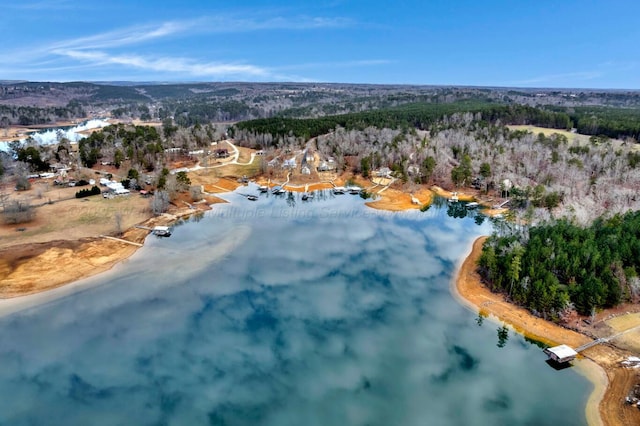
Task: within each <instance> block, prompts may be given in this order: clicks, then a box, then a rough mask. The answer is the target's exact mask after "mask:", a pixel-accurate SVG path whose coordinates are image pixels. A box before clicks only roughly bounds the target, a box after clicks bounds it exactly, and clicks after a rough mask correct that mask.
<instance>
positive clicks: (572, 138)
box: [507, 124, 640, 150]
mask: <svg viewBox="0 0 640 426" xmlns="http://www.w3.org/2000/svg"><path fill="white" fill-rule="evenodd" d="M507 127H508V128H509V129H511V130H526V131H528V132H531V133H533V134H534V135H537V134H538V133H543V134H544V135H545V136H551V135H553V134H558V135H563V136H566V137H567V139H568V140H569V142H570V143H575V144H577V145H588V144H590V143H591V142H590V140H589V138H590V137H591V136H589V135H582V134H579V133H572V132H569V131H567V130H560V129H548V128H546V127H538V126H529V125H526V124H525V125H510V126H507ZM611 144H612V146H613V147H614V148H615V149H618V148H620V147H621V146H622V145H623V144H624V142H623V141H621V140H620V139H611ZM630 148H631V149H633V150H640V144H633V145H630Z"/></svg>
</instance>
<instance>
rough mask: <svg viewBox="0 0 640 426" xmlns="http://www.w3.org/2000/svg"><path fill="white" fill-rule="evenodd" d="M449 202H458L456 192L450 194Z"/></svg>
mask: <svg viewBox="0 0 640 426" xmlns="http://www.w3.org/2000/svg"><path fill="white" fill-rule="evenodd" d="M449 202H450V203H457V202H458V193H457V192H452V193H451V198H449Z"/></svg>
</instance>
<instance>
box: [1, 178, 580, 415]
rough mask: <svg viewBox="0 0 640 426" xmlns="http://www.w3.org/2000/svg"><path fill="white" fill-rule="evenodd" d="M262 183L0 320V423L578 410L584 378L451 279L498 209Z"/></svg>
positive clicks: (565, 412) (570, 412)
mask: <svg viewBox="0 0 640 426" xmlns="http://www.w3.org/2000/svg"><path fill="white" fill-rule="evenodd" d="M254 189H255V188H250V189H246V188H241V189H239V190H238V191H237V193H231V194H228V195H225V198H227V200H229V201H230V203H229V204H225V205H216V206H214V209H213V210H212V211H210V212H208V213H206V214H205V215H204V216H202V217H196V218H193V219H191V220H189V221H185V222H182V223H180V224H177V225H176V226H175V227H174V230H173V235H172V236H171V237H170V238H157V237H153V236H150V237H149V238H148V240H147V242H146V243H145V246H144V247H143V248H142V249H140V250H139V251H138V252H137V253H136V254H135V255H133V256H132V257H131V258H130V259H129V260H127V261H126V262H123V263H122V264H120V265H118V266H117V267H116V268H114V269H113V270H112V271H110V272H108V273H106V274H102V275H99V276H96V277H92V278H90V279H89V281H90V282H91V284H92V286H90V287H87V289H86V290H84V291H81V292H78V293H76V294H73V295H69V296H67V297H64V298H61V299H58V300H55V301H52V302H50V303H47V304H44V305H40V306H37V307H33V308H30V309H28V310H24V311H21V312H18V313H14V314H12V315H9V316H6V317H3V318H0V342H1V343H0V365H2V368H1V369H0V424H11V425H30V424H48V425H51V424H65V425H86V424H92V425H114V424H135V425H200V424H204V425H209V424H210V425H258V424H260V425H301V424H304V425H496V424H508V425H530V424H554V423H559V424H565V425H581V424H585V422H586V420H585V415H584V406H585V404H586V401H587V398H588V395H589V393H590V391H591V388H592V385H591V384H590V383H589V382H588V381H587V379H585V378H584V377H582V376H580V375H579V374H577V373H576V372H575V371H573V369H565V370H561V371H556V370H553V369H551V368H549V366H548V365H547V364H546V363H545V359H546V356H545V355H544V354H543V353H542V351H541V350H540V348H539V347H537V346H536V345H534V344H531V343H529V342H527V341H526V340H525V339H524V338H523V337H522V336H520V335H519V334H516V333H514V332H513V331H509V332H508V336H507V338H506V339H505V336H504V335H503V334H502V335H500V336H499V334H500V333H498V330H497V329H498V328H499V327H498V325H496V324H494V323H492V322H489V321H484V322H482V321H477V319H478V318H477V315H476V314H474V313H473V312H470V311H468V310H466V309H465V308H464V307H462V306H461V305H459V304H458V303H457V302H456V300H455V299H454V298H453V297H452V296H451V294H450V291H449V285H450V282H451V279H452V277H453V275H454V273H455V268H456V265H457V264H458V262H459V261H460V259H461V257H462V256H464V255H465V253H466V252H467V251H468V248H469V246H470V244H471V242H472V241H473V240H474V239H475V238H476V237H477V236H479V235H486V234H488V233H490V232H491V229H492V224H491V222H490V221H489V220H482V218H481V217H475V216H466V215H465V214H462V213H461V212H460V211H458V210H455V209H451V208H449V207H447V206H446V205H442V204H441V205H434V206H433V207H431V208H430V209H429V210H428V211H426V212H418V211H416V212H402V213H386V212H379V211H376V210H373V209H369V208H367V207H366V206H364V205H363V203H364V200H362V199H360V198H359V197H357V196H351V195H348V194H347V195H339V196H334V195H332V194H330V193H329V192H326V193H322V194H319V195H318V196H316V197H315V198H314V200H313V201H309V202H302V201H301V200H300V198H299V195H295V194H293V195H292V196H287V195H284V196H282V197H277V196H273V195H271V194H269V196H261V198H260V199H259V200H258V201H255V202H251V201H248V200H246V199H245V198H244V197H243V196H242V193H244V192H247V191H249V190H254ZM51 273H55V271H52V272H51ZM479 323H480V325H479Z"/></svg>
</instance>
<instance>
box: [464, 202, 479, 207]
mask: <svg viewBox="0 0 640 426" xmlns="http://www.w3.org/2000/svg"><path fill="white" fill-rule="evenodd" d="M478 206H480V204H479V203H476V202H475V201H472V202H470V203H467V206H466V207H467V208H468V209H477V208H478Z"/></svg>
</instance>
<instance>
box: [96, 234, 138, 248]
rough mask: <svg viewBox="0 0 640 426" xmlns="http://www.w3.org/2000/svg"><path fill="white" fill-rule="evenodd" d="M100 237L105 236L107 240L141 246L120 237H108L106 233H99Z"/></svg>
mask: <svg viewBox="0 0 640 426" xmlns="http://www.w3.org/2000/svg"><path fill="white" fill-rule="evenodd" d="M100 237H101V238H106V239H107V240H114V241H118V242H121V243H125V244H131V245H132V246H136V247H142V244H140V243H135V242H133V241H128V240H123V239H122V238H116V237H110V236H108V235H100Z"/></svg>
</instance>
